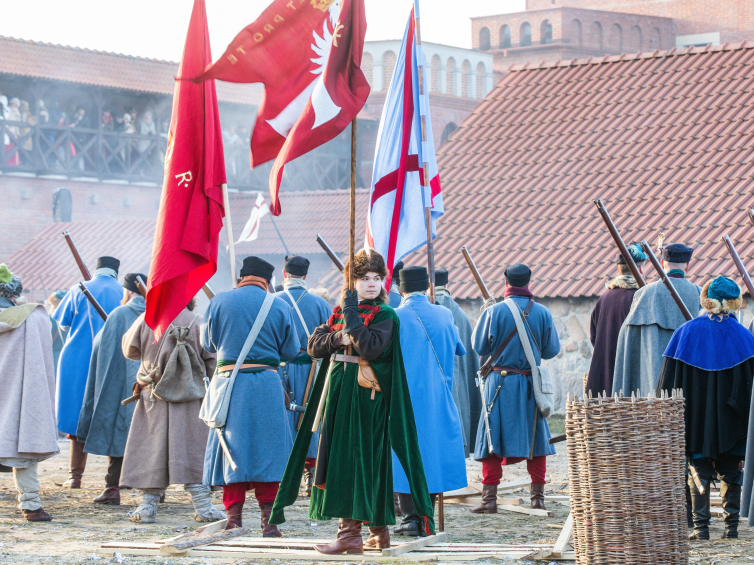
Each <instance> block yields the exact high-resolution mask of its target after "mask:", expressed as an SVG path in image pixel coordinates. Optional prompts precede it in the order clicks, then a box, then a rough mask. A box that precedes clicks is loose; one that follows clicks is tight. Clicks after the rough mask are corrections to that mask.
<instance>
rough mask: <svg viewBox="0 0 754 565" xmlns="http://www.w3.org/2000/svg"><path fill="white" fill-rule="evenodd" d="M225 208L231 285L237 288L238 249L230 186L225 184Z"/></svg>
mask: <svg viewBox="0 0 754 565" xmlns="http://www.w3.org/2000/svg"><path fill="white" fill-rule="evenodd" d="M223 207H224V208H225V229H226V230H228V254H229V255H230V279H231V280H230V283H231V288H236V284H237V283H236V249H235V247H234V243H233V226H232V225H231V222H230V200H229V199H228V185H227V184H225V183H223Z"/></svg>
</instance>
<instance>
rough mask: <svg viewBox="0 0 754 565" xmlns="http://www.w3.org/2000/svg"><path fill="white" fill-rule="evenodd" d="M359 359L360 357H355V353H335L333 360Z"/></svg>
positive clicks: (347, 360) (344, 361)
mask: <svg viewBox="0 0 754 565" xmlns="http://www.w3.org/2000/svg"><path fill="white" fill-rule="evenodd" d="M359 359H360V358H359V357H357V356H356V355H344V354H342V353H336V354H335V360H336V361H341V362H343V363H358V362H359Z"/></svg>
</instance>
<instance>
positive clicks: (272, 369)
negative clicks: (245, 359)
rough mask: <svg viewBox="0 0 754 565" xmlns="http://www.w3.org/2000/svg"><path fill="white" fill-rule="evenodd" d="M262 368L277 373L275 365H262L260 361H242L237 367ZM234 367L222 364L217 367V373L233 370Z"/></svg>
mask: <svg viewBox="0 0 754 565" xmlns="http://www.w3.org/2000/svg"><path fill="white" fill-rule="evenodd" d="M260 367H261V368H264V369H266V370H268V371H275V372H276V373H277V369H276V368H275V367H270V366H269V365H262V364H260V363H244V364H243V365H241V366H240V367H239V369H259V368H260ZM235 368H236V365H235V364H233V365H224V366H222V367H220V368H218V369H217V372H218V373H230V372H232V371H233V369H235Z"/></svg>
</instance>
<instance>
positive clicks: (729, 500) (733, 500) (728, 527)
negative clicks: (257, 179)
mask: <svg viewBox="0 0 754 565" xmlns="http://www.w3.org/2000/svg"><path fill="white" fill-rule="evenodd" d="M720 496H721V497H722V499H723V516H724V517H725V532H723V539H725V538H733V539H737V538H738V520H739V517H740V513H741V485H737V484H728V483H726V482H725V481H721V482H720Z"/></svg>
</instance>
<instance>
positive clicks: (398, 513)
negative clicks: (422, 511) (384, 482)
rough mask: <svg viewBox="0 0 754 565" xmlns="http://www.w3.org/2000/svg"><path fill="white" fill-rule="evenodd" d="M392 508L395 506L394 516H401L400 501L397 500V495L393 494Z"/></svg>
mask: <svg viewBox="0 0 754 565" xmlns="http://www.w3.org/2000/svg"><path fill="white" fill-rule="evenodd" d="M393 506H395V515H396V516H403V511H402V510H401V501H400V499H399V498H398V493H397V492H394V493H393Z"/></svg>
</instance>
